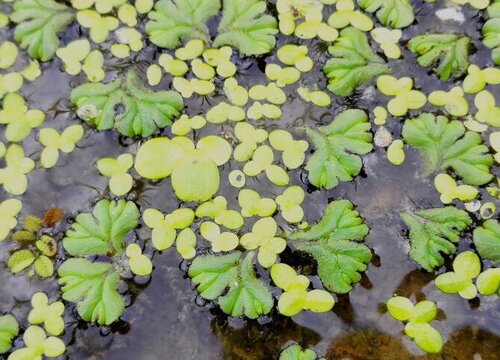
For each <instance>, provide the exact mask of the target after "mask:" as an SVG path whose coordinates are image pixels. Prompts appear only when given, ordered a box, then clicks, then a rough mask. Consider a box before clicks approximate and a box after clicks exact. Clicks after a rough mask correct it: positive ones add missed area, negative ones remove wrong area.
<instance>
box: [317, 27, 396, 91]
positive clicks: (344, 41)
mask: <svg viewBox="0 0 500 360" xmlns="http://www.w3.org/2000/svg"><path fill="white" fill-rule="evenodd" d="M328 51H329V52H330V54H331V55H332V56H333V58H332V59H330V60H328V61H327V63H326V64H325V67H324V68H323V71H324V73H325V74H326V77H327V78H328V89H329V90H330V91H331V92H332V93H334V94H335V95H339V96H349V95H351V94H352V93H353V92H354V89H356V88H357V87H358V86H360V85H361V84H364V83H365V82H367V81H369V80H370V79H372V78H374V77H376V76H378V75H382V74H387V73H389V72H390V69H389V67H388V66H387V65H386V64H385V61H384V60H383V59H382V58H381V57H380V56H378V55H376V54H375V53H374V52H373V50H372V49H371V48H370V45H369V44H368V39H367V38H366V35H365V34H364V33H363V32H362V31H360V30H358V29H355V28H351V27H349V28H346V29H344V30H342V32H341V33H340V37H339V38H338V39H337V40H336V41H335V43H334V44H333V45H332V46H330V47H329V49H328Z"/></svg>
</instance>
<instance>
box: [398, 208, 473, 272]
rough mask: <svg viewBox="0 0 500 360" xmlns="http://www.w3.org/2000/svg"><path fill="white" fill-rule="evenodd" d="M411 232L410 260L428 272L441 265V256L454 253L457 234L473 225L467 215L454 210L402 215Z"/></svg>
mask: <svg viewBox="0 0 500 360" xmlns="http://www.w3.org/2000/svg"><path fill="white" fill-rule="evenodd" d="M401 218H402V219H403V221H404V222H405V224H406V225H407V226H408V227H409V229H410V241H411V249H410V257H411V258H412V259H413V260H414V261H415V262H417V263H418V264H419V265H420V266H422V267H423V268H424V269H426V270H427V271H433V270H434V268H436V267H439V266H441V265H443V263H444V259H443V257H442V255H441V253H444V254H447V255H450V254H453V253H454V252H455V251H456V247H455V243H458V241H459V240H460V232H461V231H463V230H465V229H466V228H467V227H469V226H470V225H471V224H472V220H471V218H470V217H469V215H468V214H467V213H466V212H465V211H463V210H459V209H457V208H455V207H453V206H448V207H445V208H437V209H427V210H419V211H415V212H405V213H401Z"/></svg>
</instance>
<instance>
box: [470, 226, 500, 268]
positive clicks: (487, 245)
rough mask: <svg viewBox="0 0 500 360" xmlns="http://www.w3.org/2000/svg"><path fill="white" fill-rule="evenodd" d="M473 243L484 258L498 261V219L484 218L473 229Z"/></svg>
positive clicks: (499, 259)
mask: <svg viewBox="0 0 500 360" xmlns="http://www.w3.org/2000/svg"><path fill="white" fill-rule="evenodd" d="M473 238H474V245H475V246H476V249H477V252H478V253H479V255H481V258H483V259H484V260H491V261H493V262H495V263H497V264H498V263H500V224H499V223H498V220H493V219H490V220H486V221H485V222H484V223H483V224H482V225H481V226H479V227H477V228H475V229H474V237H473Z"/></svg>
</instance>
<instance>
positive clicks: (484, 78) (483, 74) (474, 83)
mask: <svg viewBox="0 0 500 360" xmlns="http://www.w3.org/2000/svg"><path fill="white" fill-rule="evenodd" d="M467 72H468V75H467V76H466V77H465V79H464V83H463V85H462V87H463V89H464V92H466V93H468V94H476V93H478V92H480V91H481V90H483V89H484V87H485V86H486V84H490V85H497V84H499V83H500V69H498V68H495V67H487V68H484V69H481V68H479V66H477V65H475V64H470V65H469V67H468V68H467Z"/></svg>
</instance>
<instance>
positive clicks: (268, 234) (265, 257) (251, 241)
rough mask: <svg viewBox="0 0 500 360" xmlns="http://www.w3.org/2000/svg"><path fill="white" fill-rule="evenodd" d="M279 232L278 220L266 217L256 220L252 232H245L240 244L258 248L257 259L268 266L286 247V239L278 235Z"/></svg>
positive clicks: (249, 247) (247, 247) (245, 246)
mask: <svg viewBox="0 0 500 360" xmlns="http://www.w3.org/2000/svg"><path fill="white" fill-rule="evenodd" d="M277 232H278V224H277V223H276V220H274V219H273V218H272V217H264V218H261V219H259V220H257V221H256V222H255V224H254V225H253V227H252V231H251V232H247V233H245V234H243V236H242V237H241V239H240V244H241V245H242V246H243V247H244V248H245V249H247V250H254V249H258V255H257V260H258V261H259V263H260V264H261V265H262V266H263V267H265V268H268V267H271V266H272V265H273V264H274V263H275V262H276V259H277V256H278V254H280V253H282V252H283V251H284V250H285V248H286V241H285V240H284V239H283V238H281V237H279V236H277Z"/></svg>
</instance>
